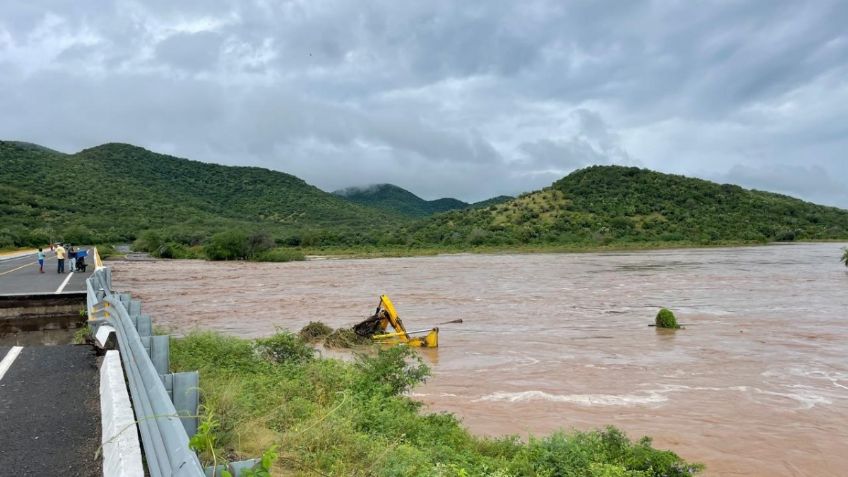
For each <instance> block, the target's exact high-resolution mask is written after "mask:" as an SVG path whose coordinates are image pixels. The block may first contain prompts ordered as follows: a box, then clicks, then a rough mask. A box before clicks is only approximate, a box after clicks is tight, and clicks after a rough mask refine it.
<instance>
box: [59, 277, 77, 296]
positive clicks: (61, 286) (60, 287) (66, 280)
mask: <svg viewBox="0 0 848 477" xmlns="http://www.w3.org/2000/svg"><path fill="white" fill-rule="evenodd" d="M73 275H74V272H71V273H69V274H68V277H67V278H65V281H64V282H62V285H60V286H59V288H57V289H56V294H57V295H58V294H59V293H62V290H64V289H65V285H67V284H68V281H70V280H71V277H72V276H73Z"/></svg>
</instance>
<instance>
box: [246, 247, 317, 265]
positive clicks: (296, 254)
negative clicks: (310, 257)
mask: <svg viewBox="0 0 848 477" xmlns="http://www.w3.org/2000/svg"><path fill="white" fill-rule="evenodd" d="M252 260H255V261H257V262H298V261H300V262H302V261H304V260H306V255H304V254H303V252H302V251H300V250H298V249H292V248H283V247H277V248H274V249H271V250H267V251H265V252H262V253H260V254H258V255H256V256H255V257H254V258H253V259H252Z"/></svg>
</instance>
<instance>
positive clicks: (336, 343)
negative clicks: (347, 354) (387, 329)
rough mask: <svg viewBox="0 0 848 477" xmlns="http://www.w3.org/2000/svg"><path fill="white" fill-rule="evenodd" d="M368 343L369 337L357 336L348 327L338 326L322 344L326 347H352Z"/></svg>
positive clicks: (369, 341)
mask: <svg viewBox="0 0 848 477" xmlns="http://www.w3.org/2000/svg"><path fill="white" fill-rule="evenodd" d="M370 343H372V341H371V339H369V338H365V337H364V336H359V335H358V334H356V332H354V331H353V330H352V329H350V328H339V329H337V330H336V331H333V332H332V333H330V334H329V335H327V337H326V338H325V339H324V346H326V347H328V348H353V347H354V346H363V345H367V344H370Z"/></svg>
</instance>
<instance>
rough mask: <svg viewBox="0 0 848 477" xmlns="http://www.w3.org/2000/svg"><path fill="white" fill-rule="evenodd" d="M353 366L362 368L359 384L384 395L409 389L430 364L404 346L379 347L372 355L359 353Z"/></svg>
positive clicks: (426, 374)
mask: <svg viewBox="0 0 848 477" xmlns="http://www.w3.org/2000/svg"><path fill="white" fill-rule="evenodd" d="M356 367H357V369H359V370H360V371H361V372H362V381H361V382H360V387H362V386H364V387H366V388H369V389H371V390H374V389H375V388H376V389H377V390H379V391H381V394H384V395H388V396H397V395H399V394H401V393H404V392H406V391H409V390H410V389H412V388H414V387H415V385H417V384H420V383H423V382H424V381H425V380H426V379H427V376H429V375H430V368H429V367H427V365H426V364H424V362H423V361H421V357H419V356H418V354H417V353H416V352H415V350H413V349H412V348H410V347H408V346H392V347H391V348H383V349H380V351H378V352H377V354H376V355H375V356H368V355H359V356H357V358H356Z"/></svg>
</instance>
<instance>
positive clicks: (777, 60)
mask: <svg viewBox="0 0 848 477" xmlns="http://www.w3.org/2000/svg"><path fill="white" fill-rule="evenodd" d="M846 24H848V4H846V3H845V2H841V1H838V0H833V1H831V0H822V1H818V2H804V3H802V2H796V1H792V0H787V1H778V0H774V1H772V0H769V1H765V0H762V1H751V2H721V1H715V2H702V3H700V4H698V6H697V7H695V6H693V5H692V4H691V3H690V2H674V1H658V2H657V1H650V2H649V1H641V2H640V1H635V2H619V1H612V0H606V1H594V2H586V1H565V2H563V1H554V0H550V1H543V0H539V1H528V2H506V1H476V2H475V1H470V2H453V1H446V0H445V1H434V2H396V1H377V2H367V3H363V2H352V1H321V0H313V1H308V2H302V1H266V0H255V1H251V0H245V1H240V2H232V1H225V0H220V1H219V0H203V1H200V0H196V1H186V2H172V1H165V0H155V1H145V2H141V1H131V0H98V1H96V2H83V3H79V2H65V1H35V2H14V3H11V4H9V5H4V8H3V9H2V12H0V110H1V111H3V114H0V138H3V139H17V140H26V141H31V142H36V143H39V144H43V145H45V146H48V147H52V148H55V149H59V150H63V151H68V152H72V151H76V150H79V149H82V148H85V147H90V146H93V145H97V144H100V143H104V142H112V141H122V142H130V143H133V144H137V145H140V146H144V147H147V148H150V149H153V150H155V151H159V152H165V153H169V154H174V155H178V156H183V157H188V158H191V159H197V160H203V161H209V162H218V163H224V164H246V165H258V166H264V167H268V168H272V169H276V170H281V171H285V172H289V173H292V174H295V175H297V176H300V177H302V178H303V179H305V180H307V181H308V182H310V183H313V184H315V185H317V186H319V187H321V188H323V189H325V190H336V189H341V188H345V187H349V186H356V185H365V184H371V183H394V184H397V185H400V186H401V187H405V188H408V189H410V190H411V191H413V192H414V193H416V194H418V195H420V196H422V197H425V198H436V197H445V196H453V197H457V198H460V199H463V200H467V201H476V200H480V199H484V198H487V197H490V196H495V195H500V194H516V193H520V192H522V191H527V190H532V189H535V188H538V187H542V186H545V185H548V184H549V183H550V182H552V181H553V180H556V179H558V178H559V177H561V176H562V175H564V174H567V173H568V172H570V171H571V170H574V169H576V168H579V167H584V166H586V165H590V164H634V165H640V166H644V167H650V168H653V169H657V170H661V171H667V172H674V173H682V174H688V175H693V176H699V177H704V178H709V179H715V180H720V181H722V182H735V183H739V184H741V185H743V186H749V187H756V188H760V189H768V190H775V191H779V192H786V193H791V194H795V195H798V196H800V197H802V198H805V199H807V200H814V201H817V202H822V203H827V204H832V205H839V206H842V207H848V186H846V184H848V182H846V181H845V180H843V178H844V177H848V160H847V159H846V158H845V153H844V152H843V151H846V150H848V33H846V30H845V28H844V25H846Z"/></svg>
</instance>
